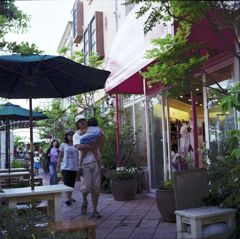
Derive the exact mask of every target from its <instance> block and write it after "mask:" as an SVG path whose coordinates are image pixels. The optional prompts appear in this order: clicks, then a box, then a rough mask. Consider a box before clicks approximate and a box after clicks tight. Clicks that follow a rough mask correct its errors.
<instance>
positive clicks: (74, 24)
mask: <svg viewBox="0 0 240 239" xmlns="http://www.w3.org/2000/svg"><path fill="white" fill-rule="evenodd" d="M72 26H73V28H72V29H73V37H75V36H76V35H77V8H76V7H75V8H74V9H73V25H72Z"/></svg>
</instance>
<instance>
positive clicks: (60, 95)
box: [47, 78, 64, 98]
mask: <svg viewBox="0 0 240 239" xmlns="http://www.w3.org/2000/svg"><path fill="white" fill-rule="evenodd" d="M47 81H48V82H49V84H50V85H51V86H52V88H53V89H54V90H55V91H56V92H57V93H58V94H59V97H61V98H64V96H63V95H62V94H61V92H60V91H59V90H58V89H57V88H56V87H55V86H54V85H53V83H52V82H51V81H50V80H49V79H48V78H47Z"/></svg>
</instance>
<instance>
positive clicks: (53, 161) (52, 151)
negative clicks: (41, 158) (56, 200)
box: [46, 139, 59, 185]
mask: <svg viewBox="0 0 240 239" xmlns="http://www.w3.org/2000/svg"><path fill="white" fill-rule="evenodd" d="M46 154H47V157H48V164H49V166H48V168H49V173H50V185H54V184H58V181H57V161H58V154H59V142H58V140H56V139H54V140H53V141H52V142H51V146H50V147H49V148H48V150H47V153H46Z"/></svg>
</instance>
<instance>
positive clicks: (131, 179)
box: [110, 167, 141, 201]
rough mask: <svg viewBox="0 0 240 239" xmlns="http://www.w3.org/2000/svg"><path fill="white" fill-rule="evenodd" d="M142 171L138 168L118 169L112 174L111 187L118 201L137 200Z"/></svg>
mask: <svg viewBox="0 0 240 239" xmlns="http://www.w3.org/2000/svg"><path fill="white" fill-rule="evenodd" d="M140 175H141V171H140V170H139V169H138V168H136V167H129V168H126V167H118V168H116V170H113V171H112V172H111V173H110V187H111V191H112V194H113V197H114V199H115V200H117V201H128V200H133V199H135V195H136V192H137V187H138V179H139V177H140Z"/></svg>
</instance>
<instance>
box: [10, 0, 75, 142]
mask: <svg viewBox="0 0 240 239" xmlns="http://www.w3.org/2000/svg"><path fill="white" fill-rule="evenodd" d="M74 2H75V1H74V0H20V1H16V6H17V7H18V8H19V9H20V10H22V11H23V12H24V13H26V14H28V15H29V16H30V18H31V19H30V22H29V28H28V31H27V33H25V34H22V35H20V34H9V35H8V36H7V37H6V39H8V40H13V41H17V42H22V41H27V42H29V43H35V44H36V45H37V47H38V48H39V50H43V51H44V54H50V55H57V47H58V45H59V43H60V40H61V37H62V35H63V32H64V29H65V27H66V25H67V22H68V21H69V20H71V10H72V7H73V4H74ZM9 101H10V102H11V103H13V104H17V105H21V106H22V107H24V108H27V109H28V108H29V103H28V101H27V100H9ZM39 101H44V100H33V108H34V107H36V106H38V104H39ZM16 132H19V135H20V136H22V137H27V136H28V135H29V133H28V130H27V129H22V130H18V131H16ZM21 132H22V133H21Z"/></svg>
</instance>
